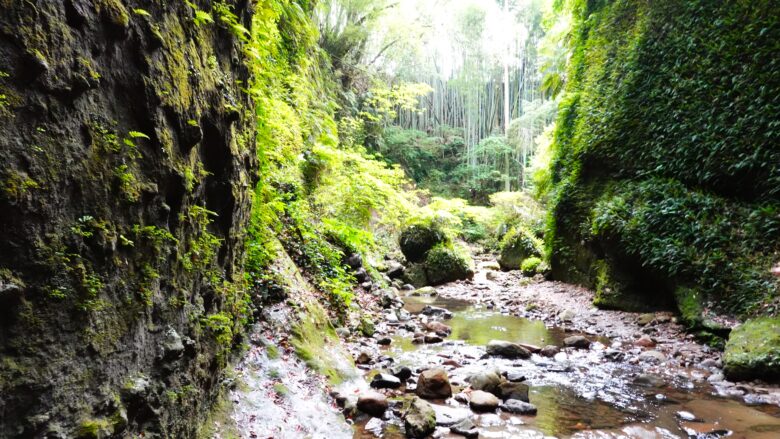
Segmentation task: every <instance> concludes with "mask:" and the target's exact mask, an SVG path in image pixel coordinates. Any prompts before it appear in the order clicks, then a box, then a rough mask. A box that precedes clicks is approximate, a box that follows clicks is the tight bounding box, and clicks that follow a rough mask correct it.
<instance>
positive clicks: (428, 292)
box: [412, 287, 437, 296]
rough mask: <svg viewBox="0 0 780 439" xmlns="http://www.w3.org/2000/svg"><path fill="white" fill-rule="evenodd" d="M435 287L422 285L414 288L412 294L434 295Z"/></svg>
mask: <svg viewBox="0 0 780 439" xmlns="http://www.w3.org/2000/svg"><path fill="white" fill-rule="evenodd" d="M436 294H437V293H436V288H434V287H422V288H418V289H416V290H414V292H413V293H412V296H435V295H436Z"/></svg>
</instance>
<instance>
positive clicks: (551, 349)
mask: <svg viewBox="0 0 780 439" xmlns="http://www.w3.org/2000/svg"><path fill="white" fill-rule="evenodd" d="M560 351H561V349H560V348H559V347H558V346H553V345H547V346H545V347H543V348H542V350H541V351H539V354H540V355H542V356H543V357H554V356H555V355H556V354H558V352H560Z"/></svg>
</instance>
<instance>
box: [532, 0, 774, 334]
mask: <svg viewBox="0 0 780 439" xmlns="http://www.w3.org/2000/svg"><path fill="white" fill-rule="evenodd" d="M570 6H571V7H572V8H573V13H574V14H573V15H574V22H575V24H574V29H573V34H572V45H573V55H572V59H571V64H570V70H569V83H568V85H567V89H566V93H565V97H564V99H563V103H562V105H561V108H560V113H559V117H558V123H557V130H556V133H555V145H554V159H553V169H552V173H553V175H552V176H553V181H554V189H553V192H552V194H551V195H552V199H553V205H552V209H551V211H552V212H551V218H550V225H551V227H550V233H549V234H548V236H547V245H548V250H549V251H550V255H551V265H552V269H553V273H554V276H555V277H556V278H558V279H564V280H569V281H576V282H580V283H583V284H587V285H591V286H594V287H595V288H596V289H597V296H596V303H597V304H598V305H601V306H605V307H618V308H633V309H640V308H648V307H654V306H674V304H675V302H676V303H677V304H678V306H679V308H680V309H681V310H682V311H683V316H684V317H685V318H686V319H687V320H688V322H689V323H690V324H691V325H692V326H697V325H701V324H702V322H704V321H706V320H707V319H706V316H702V310H703V309H705V306H704V305H706V304H707V302H711V303H710V304H711V305H712V306H713V308H714V309H715V310H716V311H718V312H722V313H729V314H734V315H738V316H743V317H744V316H748V315H751V314H777V313H778V312H780V306H778V299H777V296H778V282H777V280H776V279H774V278H773V277H772V276H770V275H769V269H770V267H771V266H772V265H773V264H775V263H776V262H777V261H778V260H780V75H778V74H777V72H778V71H780V58H779V57H778V56H777V54H778V53H780V21H778V18H777V17H780V4H778V2H774V1H771V0H764V1H728V2H719V1H709V0H685V1H683V0H662V1H652V2H651V1H646V0H628V1H608V0H575V1H573V2H571V4H570Z"/></svg>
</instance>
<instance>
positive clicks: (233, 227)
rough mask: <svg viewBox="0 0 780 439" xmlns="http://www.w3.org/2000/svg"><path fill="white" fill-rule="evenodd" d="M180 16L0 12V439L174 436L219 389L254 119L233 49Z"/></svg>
mask: <svg viewBox="0 0 780 439" xmlns="http://www.w3.org/2000/svg"><path fill="white" fill-rule="evenodd" d="M192 3H193V4H194V5H195V6H196V7H197V8H200V9H202V10H204V11H206V12H211V11H212V10H211V7H212V6H211V2H206V1H202V0H193V2H192ZM223 3H224V4H227V5H229V6H231V7H232V8H233V12H234V13H235V15H236V18H237V20H238V21H239V22H240V23H241V24H243V25H244V26H245V27H247V28H248V27H250V17H249V12H248V7H249V6H248V3H247V2H245V1H226V2H223ZM193 17H194V9H193V8H192V7H190V6H188V5H187V4H186V2H183V1H168V2H148V1H145V2H142V1H126V0H97V1H86V0H64V1H43V2H40V1H39V2H27V1H2V2H0V33H1V34H2V37H0V60H1V61H0V70H1V71H0V95H2V96H3V98H2V99H1V100H0V124H2V126H3V129H2V135H0V211H2V214H0V394H1V395H2V398H0V413H2V416H0V437H43V436H46V435H49V436H50V437H76V436H84V437H97V436H106V435H114V436H126V437H129V436H137V435H139V434H141V433H144V434H146V435H147V436H156V435H159V436H160V437H192V436H193V435H194V434H195V432H196V430H197V428H198V425H197V423H198V419H200V418H201V415H202V414H203V413H204V411H206V410H207V409H208V408H209V404H210V401H211V400H212V398H213V397H214V395H215V393H216V392H217V390H218V389H219V383H220V381H221V378H222V376H221V370H222V368H223V367H224V364H225V361H226V356H227V355H228V352H229V350H230V349H231V346H232V345H233V344H234V342H235V341H236V334H237V333H239V331H238V326H239V324H240V320H241V319H242V318H243V316H244V314H245V313H246V305H245V302H244V300H243V294H242V293H241V279H242V273H241V272H240V269H241V268H240V267H241V265H242V258H243V250H242V241H243V231H242V230H243V226H244V225H245V224H246V222H247V219H248V215H249V210H250V195H251V194H250V189H251V188H252V187H253V186H254V179H255V177H254V172H255V171H254V168H255V162H256V159H255V148H254V144H253V143H254V140H253V139H254V133H253V126H254V123H253V120H254V118H253V114H254V110H253V109H252V107H251V105H250V103H249V99H248V97H247V95H246V94H245V93H244V92H243V91H242V89H243V88H245V87H246V85H247V79H248V78H247V70H246V68H245V67H244V66H243V65H242V59H243V55H242V50H241V47H240V46H241V43H240V42H239V41H238V39H237V38H236V36H235V35H233V34H232V33H231V32H230V31H229V30H228V29H226V28H225V27H224V26H222V25H221V24H220V21H219V20H216V19H215V20H214V23H203V24H200V25H196V23H195V22H194V21H193Z"/></svg>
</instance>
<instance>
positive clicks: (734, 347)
mask: <svg viewBox="0 0 780 439" xmlns="http://www.w3.org/2000/svg"><path fill="white" fill-rule="evenodd" d="M723 363H724V372H725V373H726V376H727V377H728V378H729V379H732V380H748V379H754V378H760V379H765V380H774V381H777V380H780V318H778V317H774V318H772V317H761V318H757V319H752V320H748V321H746V322H745V323H744V324H742V325H741V326H738V327H737V328H735V329H734V330H732V331H731V335H730V336H729V339H728V341H727V342H726V349H725V353H724V356H723Z"/></svg>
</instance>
